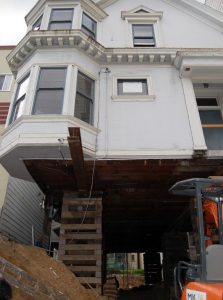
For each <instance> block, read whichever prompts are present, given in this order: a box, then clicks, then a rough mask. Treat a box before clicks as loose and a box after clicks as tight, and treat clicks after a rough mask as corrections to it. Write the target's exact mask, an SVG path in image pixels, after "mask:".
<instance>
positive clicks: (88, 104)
mask: <svg viewBox="0 0 223 300" xmlns="http://www.w3.org/2000/svg"><path fill="white" fill-rule="evenodd" d="M92 106H93V104H92V101H90V100H89V99H88V98H86V97H84V96H82V95H80V94H78V93H77V95H76V100H75V113H74V116H75V117H76V118H78V119H80V120H82V121H84V122H87V123H92V122H91V115H92Z"/></svg>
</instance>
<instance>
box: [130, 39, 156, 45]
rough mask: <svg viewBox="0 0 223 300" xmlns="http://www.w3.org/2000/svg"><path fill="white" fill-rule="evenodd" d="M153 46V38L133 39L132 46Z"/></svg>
mask: <svg viewBox="0 0 223 300" xmlns="http://www.w3.org/2000/svg"><path fill="white" fill-rule="evenodd" d="M137 44H138V45H154V44H155V40H154V38H134V45H137Z"/></svg>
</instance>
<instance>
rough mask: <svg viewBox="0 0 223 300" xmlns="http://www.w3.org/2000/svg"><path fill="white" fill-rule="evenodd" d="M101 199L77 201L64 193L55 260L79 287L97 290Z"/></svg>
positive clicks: (100, 247)
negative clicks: (76, 281) (78, 283)
mask: <svg viewBox="0 0 223 300" xmlns="http://www.w3.org/2000/svg"><path fill="white" fill-rule="evenodd" d="M101 217H102V199H101V198H91V199H88V198H80V197H77V195H76V194H75V193H71V192H66V193H65V194H64V199H63V208H62V216H61V230H60V242H59V258H60V259H61V260H62V261H63V262H64V264H65V265H67V266H68V267H69V269H70V270H71V271H72V272H73V273H74V274H75V275H76V276H77V277H78V278H79V281H80V282H81V283H82V285H83V286H85V287H87V288H89V287H93V288H96V289H98V292H99V293H100V289H101V281H102V279H101V278H102V276H101V265H102V246H101V245H102V232H101Z"/></svg>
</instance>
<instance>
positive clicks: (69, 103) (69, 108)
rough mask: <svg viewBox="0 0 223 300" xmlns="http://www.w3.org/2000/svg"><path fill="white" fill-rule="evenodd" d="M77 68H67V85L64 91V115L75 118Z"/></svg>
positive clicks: (70, 66) (72, 66)
mask: <svg viewBox="0 0 223 300" xmlns="http://www.w3.org/2000/svg"><path fill="white" fill-rule="evenodd" d="M76 82H77V67H76V66H74V65H69V66H68V67H67V75H66V84H65V89H64V102H63V112H62V114H63V115H71V116H74V105H75V96H76Z"/></svg>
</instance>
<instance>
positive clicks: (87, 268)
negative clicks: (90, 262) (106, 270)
mask: <svg viewBox="0 0 223 300" xmlns="http://www.w3.org/2000/svg"><path fill="white" fill-rule="evenodd" d="M69 269H70V270H71V271H72V272H75V271H76V272H81V271H83V272H85V271H86V272H88V271H89V272H90V271H92V272H100V271H101V267H100V266H70V267H69Z"/></svg>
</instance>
